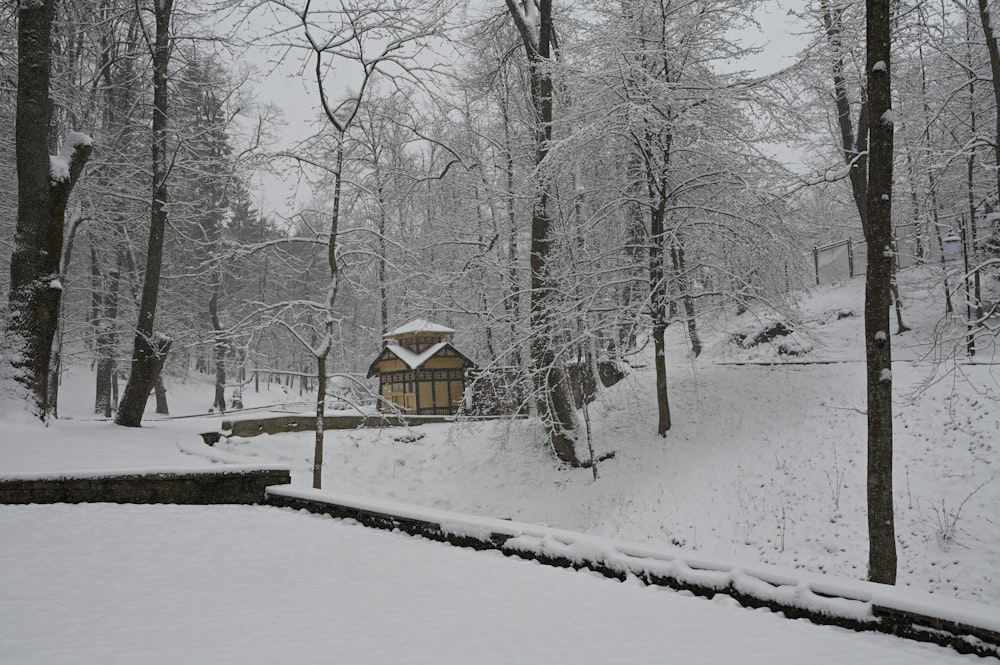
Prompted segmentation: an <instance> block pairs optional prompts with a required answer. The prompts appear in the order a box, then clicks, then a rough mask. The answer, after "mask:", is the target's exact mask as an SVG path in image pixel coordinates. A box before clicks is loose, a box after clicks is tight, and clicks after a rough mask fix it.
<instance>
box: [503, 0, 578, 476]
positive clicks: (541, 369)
mask: <svg viewBox="0 0 1000 665" xmlns="http://www.w3.org/2000/svg"><path fill="white" fill-rule="evenodd" d="M506 2H507V9H508V11H509V12H510V15H511V18H512V19H513V21H514V25H515V26H516V27H517V31H518V33H519V34H520V35H521V41H522V42H523V44H524V50H525V53H526V54H527V58H528V71H529V77H530V81H531V102H532V106H533V109H534V113H535V117H534V122H533V123H532V131H533V133H534V139H535V160H534V162H535V168H536V170H537V173H536V182H537V185H536V188H535V193H534V200H533V201H532V209H531V250H530V255H531V258H530V269H531V303H530V309H529V311H530V318H529V320H530V336H531V365H532V372H533V375H534V383H535V390H536V392H537V401H538V411H539V414H540V415H541V417H542V420H543V422H544V423H545V427H546V430H547V431H548V435H549V441H550V442H551V444H552V448H553V450H554V451H555V453H556V456H557V457H559V459H560V460H562V461H563V462H566V463H567V464H570V465H572V466H580V465H581V461H580V459H579V457H578V456H577V452H576V442H577V439H578V437H579V434H580V430H581V428H580V424H579V422H578V418H577V414H576V409H575V407H574V404H573V396H572V393H571V391H570V389H569V386H568V385H567V381H568V379H567V376H566V372H565V369H564V368H563V366H562V362H561V361H560V360H559V359H558V357H557V355H556V344H557V338H558V335H559V323H560V322H559V321H558V320H557V318H556V316H555V311H554V310H555V306H556V302H555V298H556V294H557V284H556V282H555V280H554V279H553V274H552V272H553V271H552V267H551V262H552V258H551V257H552V252H553V248H554V243H555V233H554V231H555V229H554V227H553V223H552V215H551V212H550V211H549V198H550V196H551V183H552V181H551V178H550V177H549V174H548V173H546V170H545V169H546V159H547V157H548V155H549V150H550V144H551V141H552V119H553V118H552V110H553V85H552V70H551V67H552V64H553V60H552V56H553V52H552V51H553V47H554V45H555V41H556V36H555V32H554V28H553V23H552V2H551V0H506Z"/></svg>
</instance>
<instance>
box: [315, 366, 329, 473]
mask: <svg viewBox="0 0 1000 665" xmlns="http://www.w3.org/2000/svg"><path fill="white" fill-rule="evenodd" d="M325 415H326V354H323V355H322V356H317V358H316V443H315V447H314V450H313V478H312V480H313V488H314V489H321V488H322V486H323V417H324V416H325Z"/></svg>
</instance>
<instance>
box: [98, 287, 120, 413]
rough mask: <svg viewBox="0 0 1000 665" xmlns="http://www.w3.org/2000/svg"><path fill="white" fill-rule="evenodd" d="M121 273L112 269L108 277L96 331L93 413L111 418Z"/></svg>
mask: <svg viewBox="0 0 1000 665" xmlns="http://www.w3.org/2000/svg"><path fill="white" fill-rule="evenodd" d="M120 281H121V273H120V272H119V271H118V270H117V269H114V270H112V271H111V273H110V274H109V275H108V286H107V292H106V293H105V294H104V296H103V297H102V298H101V310H102V311H101V312H100V314H99V318H98V329H97V386H96V393H95V394H96V397H95V400H94V412H95V413H100V414H103V415H104V417H105V418H110V417H111V410H112V403H113V401H114V400H113V397H112V392H113V391H112V383H113V380H114V371H115V354H116V351H117V349H118V333H117V328H118V284H119V282H120Z"/></svg>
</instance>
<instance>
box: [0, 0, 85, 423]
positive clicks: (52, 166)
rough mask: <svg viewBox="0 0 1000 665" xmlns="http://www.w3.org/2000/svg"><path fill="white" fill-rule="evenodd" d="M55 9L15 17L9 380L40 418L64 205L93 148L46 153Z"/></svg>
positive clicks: (76, 141)
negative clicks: (15, 190) (14, 201)
mask: <svg viewBox="0 0 1000 665" xmlns="http://www.w3.org/2000/svg"><path fill="white" fill-rule="evenodd" d="M55 7H56V2H55V0H45V1H41V2H33V3H22V4H21V6H20V8H19V11H18V88H17V112H16V119H15V134H16V136H15V143H16V146H15V151H16V164H17V177H18V212H17V231H16V236H15V239H14V252H13V255H12V256H11V263H10V277H11V279H10V293H9V296H8V302H9V307H10V314H9V317H8V320H7V337H8V339H7V344H8V345H9V346H10V353H11V357H10V362H11V365H12V369H13V375H14V379H15V380H16V381H17V382H18V383H19V384H20V385H21V386H22V388H23V389H24V396H25V398H26V399H27V401H28V403H29V404H30V405H31V409H32V411H33V412H34V413H35V414H36V415H38V416H39V417H40V418H42V419H44V418H46V416H47V414H48V412H49V410H50V409H51V406H52V405H51V403H50V400H49V396H48V377H49V365H50V360H51V355H52V341H53V338H54V336H55V332H56V328H57V326H58V321H59V308H60V302H61V299H62V284H61V282H60V280H59V273H60V261H61V260H62V246H63V234H64V224H65V215H66V205H67V203H68V200H69V195H70V192H71V191H72V189H73V186H74V185H75V184H76V181H77V179H78V178H79V177H80V174H81V173H82V171H83V167H84V165H85V164H86V163H87V160H88V159H89V158H90V153H91V151H92V148H93V146H92V143H91V140H90V138H89V137H88V136H86V135H84V134H79V133H75V132H74V133H71V134H69V135H67V136H66V140H65V142H64V143H65V145H64V148H63V150H62V151H61V152H60V154H59V155H58V156H57V157H51V156H50V155H49V152H48V143H49V125H50V121H51V117H52V102H51V100H50V99H49V80H50V76H51V50H52V21H53V18H54V15H55Z"/></svg>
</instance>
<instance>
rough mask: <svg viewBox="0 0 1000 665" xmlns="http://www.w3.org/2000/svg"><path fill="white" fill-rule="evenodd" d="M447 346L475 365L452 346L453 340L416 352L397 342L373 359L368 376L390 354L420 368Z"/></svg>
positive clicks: (473, 365) (466, 361) (373, 372)
mask: <svg viewBox="0 0 1000 665" xmlns="http://www.w3.org/2000/svg"><path fill="white" fill-rule="evenodd" d="M445 348H447V349H450V350H451V351H452V352H453V353H454V354H455V355H457V356H458V357H459V358H461V359H462V360H464V361H465V363H466V364H467V365H469V366H471V367H475V366H476V363H474V362H472V361H471V360H470V359H469V357H468V356H467V355H465V354H464V353H462V352H461V351H459V350H458V349H456V348H455V347H454V346H452V344H451V342H438V343H437V344H434V345H433V346H429V347H427V348H426V349H424V350H423V351H421V352H420V353H414V352H413V351H410V350H409V349H404V348H403V347H401V346H399V345H397V344H389V345H387V346H385V347H384V348H383V349H382V353H380V354H378V358H376V359H375V360H373V361H372V364H371V365H369V366H368V378H371V377H372V376H374V375H375V366H376V365H377V364H378V363H379V361H380V360H386V359H387V358H389V356H390V355H391V356H395V357H396V358H399V359H400V360H402V361H403V362H404V363H405V364H406V366H407V367H409V368H410V369H419V368H421V367H423V365H424V363H425V362H427V361H428V360H430V359H431V358H433V357H434V356H436V355H437V354H438V353H440V352H441V351H442V350H444V349H445Z"/></svg>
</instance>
